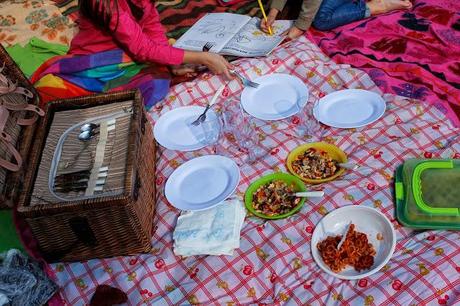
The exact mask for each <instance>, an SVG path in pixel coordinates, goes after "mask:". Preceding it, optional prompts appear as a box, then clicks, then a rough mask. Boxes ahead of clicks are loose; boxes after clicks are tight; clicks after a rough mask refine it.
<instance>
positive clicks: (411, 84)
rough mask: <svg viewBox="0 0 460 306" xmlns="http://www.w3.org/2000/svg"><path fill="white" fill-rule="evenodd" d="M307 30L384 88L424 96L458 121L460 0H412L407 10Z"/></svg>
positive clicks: (337, 56)
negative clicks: (325, 29)
mask: <svg viewBox="0 0 460 306" xmlns="http://www.w3.org/2000/svg"><path fill="white" fill-rule="evenodd" d="M308 35H309V37H310V39H312V40H313V41H315V42H316V43H317V44H318V45H319V46H320V47H321V49H322V50H323V51H324V52H325V53H326V54H327V55H329V56H330V57H331V58H332V59H333V60H334V61H335V62H337V63H345V64H350V65H352V66H354V67H358V68H360V69H362V70H364V71H366V72H367V73H368V74H369V75H370V76H371V78H372V79H373V80H374V82H375V83H376V84H377V85H378V86H379V87H380V89H382V90H383V91H384V92H386V93H394V94H397V95H401V96H406V97H410V98H415V99H422V100H425V101H428V102H430V103H432V104H434V105H436V106H437V108H438V109H440V110H441V111H442V112H443V113H445V114H446V115H447V116H448V117H449V118H450V119H451V120H452V121H453V122H454V123H455V124H457V125H460V121H459V117H460V1H451V0H415V1H414V7H413V9H411V10H409V11H395V12H391V13H388V14H385V15H380V16H378V17H371V18H369V19H365V20H361V21H357V22H354V23H352V24H349V25H346V26H343V27H339V28H337V29H335V30H333V31H329V32H320V31H316V30H311V31H310V32H309V34H308Z"/></svg>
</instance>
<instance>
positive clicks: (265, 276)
mask: <svg viewBox="0 0 460 306" xmlns="http://www.w3.org/2000/svg"><path fill="white" fill-rule="evenodd" d="M236 66H237V69H238V70H239V71H242V72H244V73H246V75H248V76H249V77H251V78H254V77H256V76H258V75H263V74H267V73H273V72H279V73H289V74H292V75H295V76H297V77H299V78H301V79H302V80H303V81H305V83H306V84H307V85H308V87H309V89H310V90H311V93H312V98H311V99H315V98H318V97H319V96H322V95H324V94H327V93H330V92H333V91H335V90H338V89H343V88H364V89H368V90H372V91H376V92H379V89H378V88H377V87H376V86H375V84H374V83H373V82H372V81H371V80H370V78H369V77H368V76H367V75H366V74H365V73H363V72H361V71H359V70H356V69H353V68H350V67H349V66H347V65H336V64H334V63H333V62H331V61H330V60H329V59H328V58H327V57H325V56H324V55H323V54H322V53H321V51H319V49H318V48H317V47H316V46H315V45H314V44H312V43H310V42H309V41H307V40H306V39H301V40H298V41H294V42H290V43H288V44H285V45H284V46H282V47H280V48H278V49H277V50H276V51H275V52H274V53H273V54H272V55H270V56H268V57H267V58H265V59H245V60H241V61H239V62H238V63H237V64H236ZM221 84H223V81H222V80H221V79H220V78H218V77H215V76H210V75H207V74H204V75H202V76H200V77H199V78H198V79H196V80H195V81H194V82H191V83H184V84H180V85H178V86H176V87H175V88H173V89H172V90H171V92H170V94H169V96H168V97H167V98H166V99H165V101H164V102H163V103H160V105H159V106H158V107H156V108H155V109H153V110H152V111H151V117H152V124H154V122H155V120H157V119H158V118H159V116H160V115H161V114H163V113H165V112H167V111H169V110H171V109H173V108H176V107H179V106H183V105H191V104H196V105H203V104H205V103H206V101H208V100H209V99H210V98H211V96H212V95H213V93H214V92H215V90H216V89H217V88H218V87H219V86H220V85H221ZM241 90H242V88H241V86H240V85H239V84H238V83H237V82H236V81H232V82H231V83H229V84H228V86H227V88H226V89H225V90H224V92H223V93H222V95H223V97H222V99H221V100H220V103H225V101H226V100H227V98H229V97H238V96H239V94H240V93H241ZM379 93H380V92H379ZM384 99H385V100H386V101H387V111H386V113H385V115H384V117H383V118H381V119H380V120H378V121H377V122H375V123H373V124H371V125H369V126H366V127H364V128H359V129H347V130H343V129H342V130H339V129H333V128H326V129H325V130H324V135H323V140H324V141H327V142H330V143H334V144H335V145H337V146H339V147H340V148H341V149H342V150H344V151H345V152H346V153H347V154H348V156H349V159H350V160H351V161H353V162H357V163H360V164H362V165H363V167H361V168H360V169H359V170H358V171H357V172H353V173H352V172H348V173H347V174H346V175H345V176H343V177H342V178H341V179H339V180H337V181H334V182H331V183H327V184H324V185H322V187H323V188H324V190H325V192H326V197H324V198H322V199H310V200H308V201H307V203H306V204H305V206H304V207H303V208H302V210H301V211H300V212H299V213H298V214H296V215H295V216H293V217H291V218H288V219H285V220H279V221H264V220H261V219H258V218H255V217H247V218H246V221H245V224H244V227H243V229H242V235H241V247H240V249H238V250H236V252H235V255H234V256H196V257H188V258H180V257H176V256H175V255H174V253H173V248H172V232H173V230H174V226H175V223H176V219H177V216H178V215H179V213H180V212H179V211H178V210H177V209H175V208H174V207H172V206H170V205H169V204H168V203H167V201H166V199H165V196H164V185H165V183H166V180H167V178H168V177H169V175H171V173H172V172H173V171H174V169H176V168H177V167H178V166H179V165H181V164H182V163H184V162H186V161H188V160H190V159H192V158H194V157H196V156H199V155H204V154H212V153H213V152H212V150H211V149H210V148H205V149H202V150H199V151H196V152H187V153H184V152H176V151H170V150H166V149H163V148H161V149H160V150H159V151H158V153H157V154H158V156H157V163H158V166H157V173H156V177H157V179H156V181H155V182H150V183H151V184H156V185H157V187H158V190H157V200H158V202H157V207H156V214H155V217H154V223H155V228H154V234H153V237H152V244H153V250H152V252H151V253H150V254H143V255H138V256H131V257H118V258H111V259H102V260H91V261H88V262H81V263H72V264H54V265H52V269H53V270H54V272H55V273H56V277H57V282H58V284H59V285H60V286H61V287H62V290H61V294H62V296H63V298H64V299H65V300H66V301H67V303H68V304H69V305H84V304H88V303H89V300H90V298H91V296H92V295H93V294H94V292H95V288H96V286H97V285H99V284H108V285H111V286H114V287H118V288H120V289H122V290H124V291H125V292H126V293H127V294H128V297H129V304H130V305H144V304H147V305H191V304H192V305H194V304H200V305H243V304H244V305H248V304H250V305H257V304H261V305H263V304H266V305H309V304H311V305H326V304H327V305H437V304H441V305H455V304H459V303H460V239H459V238H460V235H459V233H458V232H451V231H426V232H416V231H413V230H410V229H408V228H404V227H401V226H400V225H399V224H398V222H397V221H396V220H395V216H394V212H395V210H394V204H393V195H392V193H393V185H392V177H393V171H394V169H395V168H396V166H397V165H399V164H401V163H402V162H403V160H405V159H408V158H415V157H422V158H423V157H425V158H452V157H454V158H460V136H459V135H460V134H459V132H460V130H459V129H456V128H453V127H452V125H451V124H450V122H449V121H448V120H447V119H446V117H445V116H444V115H442V114H441V113H440V112H439V111H438V110H437V109H435V108H434V107H432V106H430V105H428V104H425V103H422V102H420V101H416V100H410V99H406V98H403V97H397V96H393V95H384ZM298 121H299V120H298V118H296V117H295V116H294V117H291V118H290V119H288V120H284V121H279V122H262V121H257V124H258V131H259V132H260V139H261V140H262V144H263V146H264V147H265V148H266V149H267V150H268V151H267V154H266V155H265V156H264V157H263V158H262V159H260V160H259V161H258V162H256V163H254V164H252V165H243V166H242V167H241V173H242V178H241V182H240V185H239V187H238V190H237V193H238V194H239V195H243V193H244V192H245V190H246V188H247V187H248V185H249V183H250V182H252V181H253V180H255V179H257V178H258V177H260V176H261V175H264V174H268V173H271V172H273V171H286V168H285V165H284V163H285V159H286V156H287V155H288V153H289V152H290V151H291V150H292V149H293V148H295V147H296V146H298V145H299V144H301V143H304V142H306V141H313V140H317V139H316V138H313V139H299V138H297V137H296V134H295V133H294V130H295V125H296V124H297V123H298ZM345 205H365V206H370V207H374V208H376V209H378V210H380V211H382V212H383V213H384V214H385V215H386V216H387V217H388V218H389V219H390V220H392V223H393V225H394V227H395V229H396V232H397V246H396V251H395V253H394V255H393V257H392V259H391V260H390V261H389V263H388V264H387V265H386V266H385V267H384V268H383V269H382V270H381V271H379V272H378V273H376V274H374V275H372V276H370V277H368V278H365V279H362V280H359V281H344V280H339V279H336V278H334V277H332V276H329V275H328V274H326V273H324V272H322V271H321V270H320V269H319V267H318V266H317V265H316V264H315V262H314V261H313V258H312V256H311V255H310V239H311V235H312V232H313V230H314V228H315V224H317V223H318V221H319V220H320V219H321V218H322V217H323V216H324V215H326V214H327V213H328V212H330V211H332V210H334V209H336V208H338V207H341V206H345Z"/></svg>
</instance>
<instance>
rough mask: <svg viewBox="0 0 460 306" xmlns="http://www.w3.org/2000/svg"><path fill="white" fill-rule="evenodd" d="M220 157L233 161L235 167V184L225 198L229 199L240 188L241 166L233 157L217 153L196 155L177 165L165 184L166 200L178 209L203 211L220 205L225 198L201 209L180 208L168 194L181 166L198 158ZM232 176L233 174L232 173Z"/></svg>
mask: <svg viewBox="0 0 460 306" xmlns="http://www.w3.org/2000/svg"><path fill="white" fill-rule="evenodd" d="M210 157H211V158H219V159H225V160H228V161H229V162H231V168H233V169H234V170H235V185H234V186H232V187H231V188H230V189H229V192H228V195H226V197H225V199H227V198H228V197H229V196H230V195H231V194H233V193H234V192H235V190H236V189H237V188H238V185H239V183H240V180H241V170H240V168H239V166H238V165H237V163H236V162H235V161H234V160H233V159H231V158H228V157H226V156H223V155H217V154H209V155H203V156H198V157H195V158H192V159H190V160H188V161H186V162H185V163H183V164H182V165H180V166H179V167H177V168H176V169H174V171H173V172H172V173H171V174H170V175H169V177H168V179H167V181H166V184H165V186H164V196H165V198H166V200H167V201H168V203H169V204H170V205H172V206H173V207H175V208H176V209H179V210H182V211H203V210H207V209H210V208H213V207H215V206H216V205H218V204H219V203H221V202H222V201H224V200H225V199H224V200H221V201H217V202H216V203H213V204H209V205H208V206H206V207H204V208H199V209H184V208H180V207H178V206H177V205H176V204H174V203H172V202H171V201H170V199H169V198H170V197H169V196H168V194H169V193H170V192H168V190H170V188H171V187H168V186H171V184H172V183H171V182H170V178H171V177H172V175H173V174H174V173H175V172H176V171H178V170H179V169H180V168H181V167H182V168H183V167H186V165H187V164H190V163H193V162H197V161H196V160H201V159H207V158H210ZM222 169H227V168H222ZM230 176H231V174H230ZM171 192H172V191H171Z"/></svg>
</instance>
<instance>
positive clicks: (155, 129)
mask: <svg viewBox="0 0 460 306" xmlns="http://www.w3.org/2000/svg"><path fill="white" fill-rule="evenodd" d="M192 108H196V109H200V111H204V109H205V107H204V106H201V105H185V106H180V107H177V108H173V109H171V110H169V111H167V112H166V113H164V114H162V115H161V116H160V117H159V118H158V120H157V121H156V122H155V125H154V126H153V137H154V138H155V141H156V142H157V143H158V144H159V145H160V146H162V147H163V148H166V149H168V150H173V151H181V152H191V151H196V150H199V149H202V148H204V147H206V144H202V143H200V142H198V143H197V145H195V146H193V147H192V146H189V147H186V146H174V145H173V146H165V145H164V142H160V141H159V140H158V138H157V135H158V133H159V132H158V129H159V127H157V126H158V123H160V120H161V119H162V118H163V116H165V115H167V114H170V113H172V112H179V110H183V109H192ZM162 138H163V139H164V137H162Z"/></svg>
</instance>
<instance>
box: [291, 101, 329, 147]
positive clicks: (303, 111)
mask: <svg viewBox="0 0 460 306" xmlns="http://www.w3.org/2000/svg"><path fill="white" fill-rule="evenodd" d="M305 100H306V99H305V97H301V98H299V99H298V100H297V108H298V109H299V112H298V116H299V119H300V122H299V123H298V124H297V125H296V127H295V132H296V134H297V136H298V137H302V138H303V137H308V138H317V139H318V140H320V139H321V138H322V133H323V129H322V127H321V124H320V123H319V122H318V120H316V118H315V116H314V109H315V106H316V103H318V101H317V100H316V99H314V98H313V97H311V98H309V99H308V101H307V102H305Z"/></svg>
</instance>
